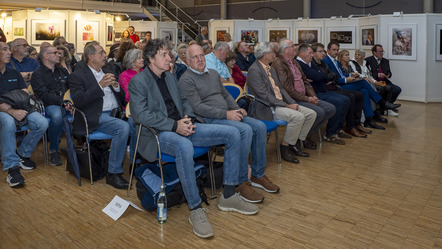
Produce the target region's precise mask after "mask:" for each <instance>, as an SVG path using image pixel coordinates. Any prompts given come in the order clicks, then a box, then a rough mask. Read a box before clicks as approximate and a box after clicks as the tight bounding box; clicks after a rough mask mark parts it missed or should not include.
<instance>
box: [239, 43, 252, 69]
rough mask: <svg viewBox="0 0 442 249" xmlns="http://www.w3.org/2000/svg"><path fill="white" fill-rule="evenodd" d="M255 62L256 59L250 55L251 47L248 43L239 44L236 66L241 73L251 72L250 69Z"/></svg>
mask: <svg viewBox="0 0 442 249" xmlns="http://www.w3.org/2000/svg"><path fill="white" fill-rule="evenodd" d="M253 62H255V59H254V58H252V56H251V55H250V50H249V47H248V46H247V43H245V42H240V43H239V44H238V54H237V57H236V65H237V66H238V67H239V68H240V69H241V71H249V67H250V66H251V65H252V64H253Z"/></svg>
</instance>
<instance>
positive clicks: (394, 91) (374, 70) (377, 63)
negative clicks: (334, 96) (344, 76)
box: [365, 44, 402, 111]
mask: <svg viewBox="0 0 442 249" xmlns="http://www.w3.org/2000/svg"><path fill="white" fill-rule="evenodd" d="M371 52H372V53H373V55H372V56H370V57H367V58H365V60H366V61H367V67H368V68H369V69H370V71H371V74H372V75H373V77H374V78H375V79H376V80H377V81H385V83H387V85H390V86H391V99H387V101H390V102H391V103H394V102H395V101H396V99H397V97H398V96H399V94H400V93H401V92H402V89H401V88H400V87H399V86H398V85H395V84H393V83H392V82H391V81H390V78H391V70H390V62H389V61H388V60H387V59H385V58H384V48H383V47H382V45H380V44H376V45H374V46H373V48H372V49H371ZM393 111H396V110H393Z"/></svg>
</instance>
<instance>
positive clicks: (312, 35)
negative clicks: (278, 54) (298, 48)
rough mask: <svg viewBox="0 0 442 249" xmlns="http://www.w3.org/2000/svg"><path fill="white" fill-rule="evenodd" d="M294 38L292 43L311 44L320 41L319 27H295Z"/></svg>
mask: <svg viewBox="0 0 442 249" xmlns="http://www.w3.org/2000/svg"><path fill="white" fill-rule="evenodd" d="M295 35H296V38H295V40H294V41H293V43H298V44H303V43H306V44H312V43H315V42H321V40H322V37H321V28H320V27H317V28H296V32H295Z"/></svg>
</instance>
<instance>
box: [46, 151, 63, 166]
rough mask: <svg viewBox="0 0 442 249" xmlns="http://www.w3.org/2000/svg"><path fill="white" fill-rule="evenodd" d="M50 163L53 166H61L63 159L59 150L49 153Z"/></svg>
mask: <svg viewBox="0 0 442 249" xmlns="http://www.w3.org/2000/svg"><path fill="white" fill-rule="evenodd" d="M49 163H50V164H51V165H52V166H61V165H63V162H62V161H61V157H60V153H59V152H58V151H54V152H50V153H49Z"/></svg>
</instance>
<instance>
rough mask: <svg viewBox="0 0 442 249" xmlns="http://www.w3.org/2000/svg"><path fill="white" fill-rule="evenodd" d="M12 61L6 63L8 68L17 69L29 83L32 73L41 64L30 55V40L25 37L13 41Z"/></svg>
mask: <svg viewBox="0 0 442 249" xmlns="http://www.w3.org/2000/svg"><path fill="white" fill-rule="evenodd" d="M11 47H12V56H11V61H10V62H9V63H8V64H7V65H6V67H7V68H11V69H15V70H17V71H19V72H20V74H21V76H22V77H23V79H24V80H25V82H26V84H27V85H29V83H30V81H31V77H32V74H33V73H34V71H35V70H36V69H37V68H39V67H40V64H39V63H38V62H37V61H36V60H34V59H32V58H29V57H27V56H28V53H29V52H28V47H29V44H28V42H27V41H26V40H25V39H23V38H17V39H15V40H14V41H13V42H12V46H11Z"/></svg>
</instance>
